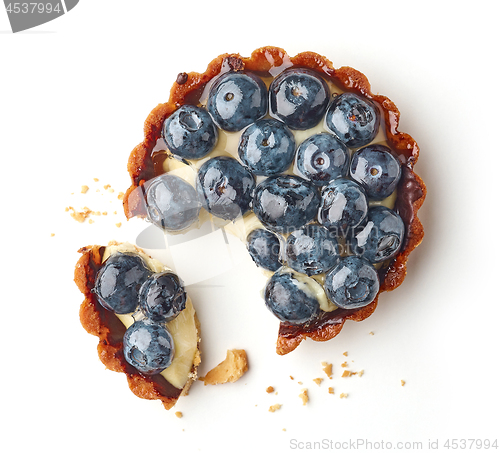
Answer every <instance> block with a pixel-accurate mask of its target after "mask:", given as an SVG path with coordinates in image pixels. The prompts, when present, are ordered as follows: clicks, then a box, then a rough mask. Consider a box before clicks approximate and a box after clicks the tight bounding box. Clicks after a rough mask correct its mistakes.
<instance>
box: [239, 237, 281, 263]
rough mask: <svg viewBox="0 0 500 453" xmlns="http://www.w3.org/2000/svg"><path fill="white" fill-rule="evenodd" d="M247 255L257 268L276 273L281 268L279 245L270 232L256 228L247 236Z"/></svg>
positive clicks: (278, 241)
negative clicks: (248, 254)
mask: <svg viewBox="0 0 500 453" xmlns="http://www.w3.org/2000/svg"><path fill="white" fill-rule="evenodd" d="M247 249H248V253H250V256H251V257H252V259H253V260H254V262H255V264H257V266H260V267H263V268H264V269H268V270H270V271H277V270H278V269H279V268H280V267H281V266H282V263H281V243H280V239H279V237H278V236H277V235H276V234H274V233H273V232H272V231H269V230H266V229H264V228H257V229H256V230H253V231H252V232H251V233H250V234H249V235H248V236H247Z"/></svg>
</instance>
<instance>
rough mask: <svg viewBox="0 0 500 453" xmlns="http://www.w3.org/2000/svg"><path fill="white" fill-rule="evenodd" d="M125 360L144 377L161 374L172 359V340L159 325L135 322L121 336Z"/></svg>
mask: <svg viewBox="0 0 500 453" xmlns="http://www.w3.org/2000/svg"><path fill="white" fill-rule="evenodd" d="M123 353H124V354H125V360H126V361H127V362H128V363H130V365H132V366H133V367H134V368H136V369H137V370H139V371H140V372H141V373H143V374H146V375H153V374H158V373H161V372H162V371H163V370H164V369H165V368H167V367H168V366H170V364H171V363H172V359H173V357H174V340H173V338H172V335H171V334H170V332H169V331H168V330H167V328H166V327H164V326H163V325H161V324H157V323H154V322H153V321H151V320H149V319H143V320H140V321H136V322H135V323H134V324H132V325H131V326H130V327H129V328H128V329H127V330H126V332H125V334H124V335H123Z"/></svg>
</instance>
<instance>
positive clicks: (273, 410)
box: [269, 404, 281, 412]
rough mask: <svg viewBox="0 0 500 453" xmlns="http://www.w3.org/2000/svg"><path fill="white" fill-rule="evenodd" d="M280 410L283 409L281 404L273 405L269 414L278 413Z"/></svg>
mask: <svg viewBox="0 0 500 453" xmlns="http://www.w3.org/2000/svg"><path fill="white" fill-rule="evenodd" d="M279 409H281V404H273V405H272V406H270V407H269V412H276V411H277V410H279Z"/></svg>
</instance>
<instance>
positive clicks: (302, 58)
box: [124, 46, 427, 355]
mask: <svg viewBox="0 0 500 453" xmlns="http://www.w3.org/2000/svg"><path fill="white" fill-rule="evenodd" d="M289 67H306V68H310V69H313V70H315V71H317V72H318V73H320V74H321V75H322V76H323V77H325V78H326V79H329V80H330V81H332V82H333V83H334V84H336V85H337V86H339V87H340V88H341V89H344V90H346V91H350V92H355V93H358V94H361V95H363V96H365V97H367V98H369V99H372V100H373V101H375V102H376V103H377V105H378V106H379V107H380V111H381V112H382V116H383V119H384V128H385V135H386V139H387V142H388V145H389V146H390V147H391V149H392V151H393V152H394V153H396V154H397V155H398V157H399V159H400V160H401V162H402V164H403V167H402V168H403V172H402V178H401V181H400V183H399V186H398V192H397V199H396V204H395V210H396V211H397V212H398V213H399V215H400V216H401V218H402V219H403V222H404V223H405V227H406V236H405V241H404V244H403V247H402V248H401V251H400V252H399V254H398V255H397V256H396V257H395V258H394V259H393V260H392V261H391V263H390V264H389V265H388V266H387V267H386V268H384V269H382V270H380V271H379V276H380V281H381V285H380V291H379V294H380V292H383V291H392V290H393V289H395V288H397V287H398V286H399V285H400V284H401V283H402V282H403V280H404V278H405V276H406V265H407V260H408V256H409V255H410V253H411V252H412V251H413V250H414V249H415V247H417V246H418V244H420V242H421V241H422V239H423V236H424V230H423V227H422V224H421V222H420V220H419V219H418V217H417V212H418V210H419V209H420V207H421V206H422V203H423V201H424V199H425V196H426V192H427V190H426V187H425V184H424V183H423V181H422V179H421V178H420V177H419V176H418V175H417V174H416V173H415V172H414V171H413V167H414V165H415V164H416V162H417V160H418V155H419V147H418V145H417V143H416V142H415V140H414V139H413V138H412V137H411V136H410V135H408V134H406V133H403V132H400V131H399V130H398V126H399V117H400V113H399V110H398V109H397V107H396V106H395V104H394V103H393V102H392V101H391V100H390V99H389V98H387V97H386V96H382V95H379V94H373V93H372V92H371V88H370V83H369V82H368V79H367V78H366V77H365V76H364V75H363V74H362V73H361V72H359V71H357V70H355V69H353V68H350V67H341V68H338V69H336V68H334V67H333V64H332V63H331V61H330V60H328V59H327V58H325V57H323V56H321V55H319V54H317V53H314V52H302V53H299V54H298V55H296V56H295V57H290V56H289V55H288V54H287V53H286V52H285V51H284V50H283V49H280V48H278V47H271V46H267V47H262V48H260V49H257V50H255V51H254V52H253V53H252V54H251V56H250V57H248V58H245V57H242V56H241V55H239V54H223V55H220V56H218V57H217V58H215V59H214V60H213V61H211V62H210V63H209V65H208V67H207V69H206V71H205V72H203V73H201V74H200V73H197V72H191V73H189V74H187V73H181V74H179V76H178V78H177V81H176V82H174V84H173V86H172V89H171V92H170V98H169V100H168V101H167V102H166V103H164V104H159V105H158V106H157V107H155V108H154V109H153V111H152V112H151V113H150V114H149V116H148V117H147V119H146V122H145V125H144V140H143V142H142V143H140V144H139V145H138V146H136V147H135V148H134V150H133V151H132V153H131V154H130V157H129V161H128V172H129V174H130V177H131V179H132V185H131V186H130V188H129V189H128V190H127V192H126V194H125V197H124V210H125V214H126V216H127V217H128V218H131V217H133V216H141V217H143V216H145V214H146V212H145V207H144V205H143V199H144V197H143V195H142V191H141V189H140V188H141V186H142V185H143V184H144V183H145V182H146V181H148V180H149V179H151V178H153V177H154V176H156V175H157V174H159V173H158V172H160V173H162V172H163V171H162V170H158V169H157V168H155V167H156V166H161V165H159V163H155V162H154V159H153V158H152V152H153V148H154V147H155V145H156V142H157V140H158V139H160V138H161V130H162V126H163V122H164V121H165V119H166V118H167V117H168V116H170V115H171V114H172V113H173V112H174V111H175V110H176V109H178V108H179V107H180V106H181V105H183V104H197V103H198V100H199V98H200V96H201V94H202V93H203V90H204V89H205V87H206V86H207V84H208V83H209V82H210V81H211V80H212V79H213V78H214V77H216V76H217V75H219V74H220V73H221V72H224V71H227V70H230V69H231V70H233V71H239V70H247V71H253V72H255V73H256V74H258V75H266V76H269V75H270V73H271V74H273V73H274V74H276V73H277V72H279V71H280V70H281V69H280V68H283V69H284V68H289ZM273 69H274V71H273ZM377 299H378V298H377ZM377 299H375V300H374V301H373V302H372V303H371V304H370V305H368V306H366V307H364V308H361V309H359V310H356V311H353V310H350V311H348V310H335V311H333V312H331V313H326V314H325V315H324V316H322V317H321V318H320V320H319V321H321V322H313V323H311V324H310V325H308V326H290V325H286V324H284V323H281V324H280V328H279V333H278V341H277V347H276V351H277V353H278V354H281V355H283V354H287V353H289V352H291V351H293V350H294V349H295V348H296V347H297V346H298V345H299V344H300V343H301V341H302V340H304V339H305V338H308V337H309V338H312V339H313V340H315V341H326V340H330V339H331V338H333V337H335V336H336V335H337V334H338V333H339V332H340V331H341V330H342V327H343V325H344V323H345V321H346V320H348V319H349V320H352V321H362V320H363V319H366V318H367V317H368V316H370V315H371V314H372V313H373V311H374V310H375V308H376V306H377Z"/></svg>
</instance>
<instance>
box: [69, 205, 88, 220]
mask: <svg viewBox="0 0 500 453" xmlns="http://www.w3.org/2000/svg"><path fill="white" fill-rule="evenodd" d="M68 211H72V212H71V213H70V215H71V217H73V218H74V219H75V220H76V221H77V222H80V223H83V222H85V220H86V219H87V217H88V216H89V215H90V214H91V213H92V211H91V210H90V209H89V208H87V207H85V208H83V211H80V212H77V211H75V208H73V207H72V206H69V207H68V208H66V212H68Z"/></svg>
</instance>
